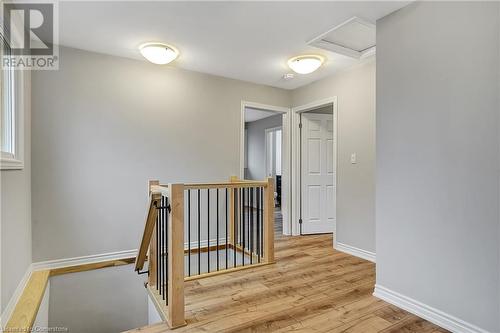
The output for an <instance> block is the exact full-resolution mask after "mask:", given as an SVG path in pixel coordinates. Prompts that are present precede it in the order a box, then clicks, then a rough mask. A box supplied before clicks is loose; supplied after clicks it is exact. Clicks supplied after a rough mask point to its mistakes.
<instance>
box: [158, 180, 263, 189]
mask: <svg viewBox="0 0 500 333" xmlns="http://www.w3.org/2000/svg"><path fill="white" fill-rule="evenodd" d="M267 184H268V183H267V181H258V180H245V181H242V180H236V181H232V182H214V183H186V184H184V188H185V189H186V190H188V189H189V190H193V189H207V188H243V187H267ZM159 187H164V188H167V187H168V185H163V184H162V185H160V186H159ZM155 188H156V187H155Z"/></svg>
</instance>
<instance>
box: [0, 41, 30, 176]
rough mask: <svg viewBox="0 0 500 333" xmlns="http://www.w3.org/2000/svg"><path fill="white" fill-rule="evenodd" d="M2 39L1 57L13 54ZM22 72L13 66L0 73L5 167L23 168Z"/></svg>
mask: <svg viewBox="0 0 500 333" xmlns="http://www.w3.org/2000/svg"><path fill="white" fill-rule="evenodd" d="M0 39H1V51H0V52H1V58H2V62H3V58H4V57H9V56H10V55H11V49H10V46H9V44H8V43H7V41H6V39H5V38H4V36H3V35H0ZM18 72H19V71H18ZM20 77H21V74H20V73H16V71H15V70H14V69H13V68H2V69H1V75H0V92H1V100H0V102H1V117H0V130H1V136H0V150H1V158H0V167H1V169H2V170H5V169H22V168H23V166H24V165H23V151H22V149H23V147H22V135H23V133H22V130H23V126H22V125H23V124H22V121H23V119H22V118H23V117H22V107H21V105H19V104H20V103H19V102H20V98H19V95H20V91H18V90H19V89H18V87H20V85H19V82H18V81H19V78H20Z"/></svg>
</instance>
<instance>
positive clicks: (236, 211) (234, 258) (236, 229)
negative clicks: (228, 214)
mask: <svg viewBox="0 0 500 333" xmlns="http://www.w3.org/2000/svg"><path fill="white" fill-rule="evenodd" d="M233 197H234V202H233V209H234V211H233V215H234V216H233V227H234V228H233V260H234V264H233V267H236V244H237V240H238V239H237V238H238V231H239V230H238V228H237V221H238V215H239V214H238V207H239V205H238V201H237V199H238V192H237V190H236V189H233Z"/></svg>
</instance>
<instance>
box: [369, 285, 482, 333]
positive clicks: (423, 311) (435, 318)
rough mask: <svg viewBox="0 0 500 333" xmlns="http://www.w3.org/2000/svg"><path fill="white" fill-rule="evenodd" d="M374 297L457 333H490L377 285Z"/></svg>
mask: <svg viewBox="0 0 500 333" xmlns="http://www.w3.org/2000/svg"><path fill="white" fill-rule="evenodd" d="M373 296H375V297H378V298H380V299H382V300H384V301H386V302H387V303H391V304H393V305H395V306H397V307H399V308H401V309H403V310H406V311H408V312H411V313H413V314H414V315H416V316H419V317H421V318H423V319H425V320H428V321H430V322H431V323H434V324H436V325H438V326H441V327H442V328H444V329H447V330H449V331H452V332H456V333H490V332H488V331H486V330H484V329H482V328H479V327H477V326H475V325H473V324H470V323H467V322H465V321H463V320H461V319H459V318H457V317H454V316H452V315H450V314H447V313H445V312H443V311H440V310H438V309H435V308H433V307H431V306H428V305H426V304H423V303H421V302H419V301H416V300H414V299H412V298H409V297H406V296H404V295H402V294H399V293H397V292H395V291H392V290H390V289H388V288H385V287H382V286H380V285H375V292H374V293H373Z"/></svg>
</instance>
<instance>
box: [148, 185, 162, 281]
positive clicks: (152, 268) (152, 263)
mask: <svg viewBox="0 0 500 333" xmlns="http://www.w3.org/2000/svg"><path fill="white" fill-rule="evenodd" d="M153 185H160V181H159V180H150V181H149V195H150V196H151V187H152V186H153ZM151 200H152V202H154V200H157V201H158V202H160V201H161V194H159V193H155V194H154V195H153V196H151ZM155 216H156V214H155ZM156 232H157V231H156V218H155V227H154V230H153V235H152V236H151V241H150V242H149V253H148V270H149V278H148V284H149V285H150V286H151V287H153V286H156V275H157V274H156V272H157V267H156V260H155V258H156V251H157V249H156Z"/></svg>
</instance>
